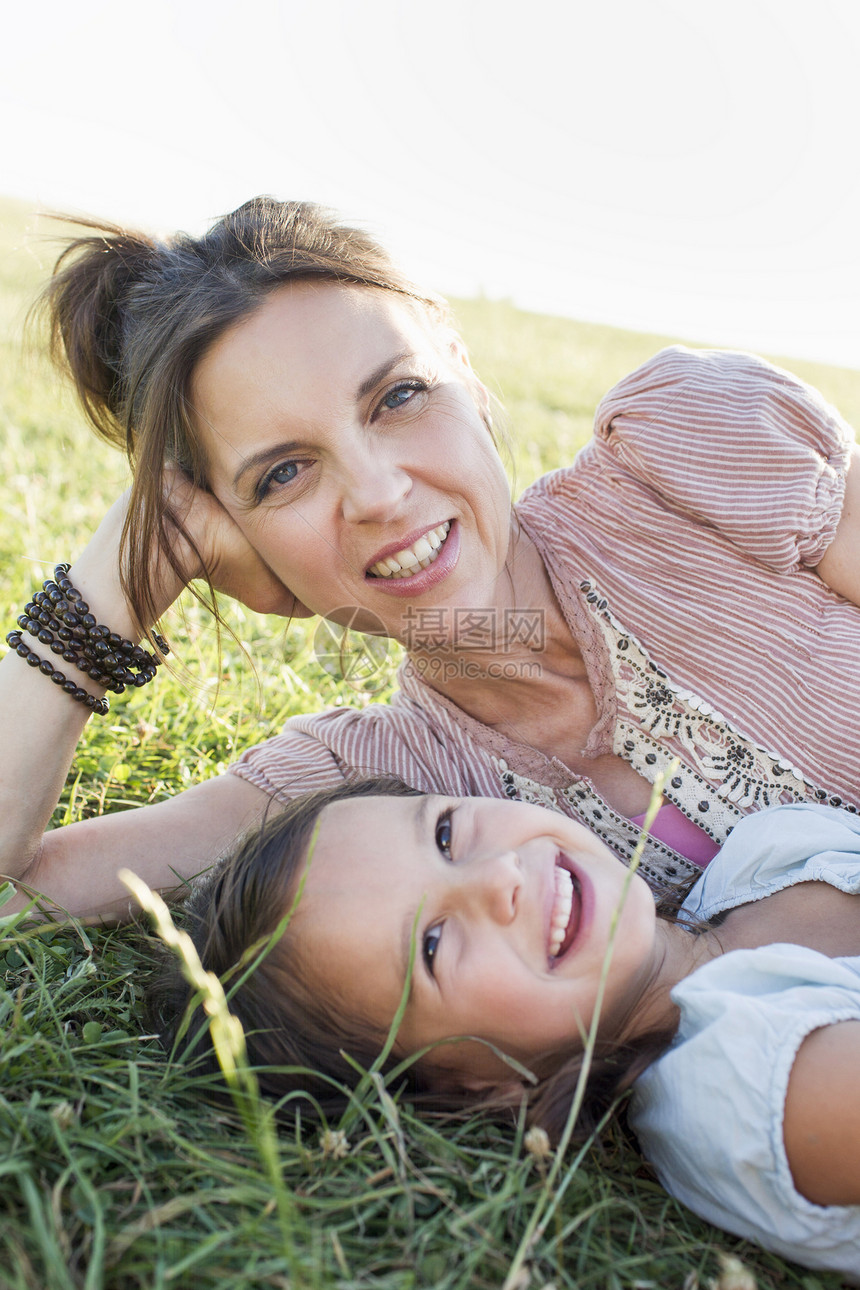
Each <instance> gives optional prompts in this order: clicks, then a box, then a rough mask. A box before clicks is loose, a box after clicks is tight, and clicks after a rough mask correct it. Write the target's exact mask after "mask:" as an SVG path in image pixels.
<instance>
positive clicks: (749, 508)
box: [595, 345, 854, 573]
mask: <svg viewBox="0 0 860 1290" xmlns="http://www.w3.org/2000/svg"><path fill="white" fill-rule="evenodd" d="M595 437H596V440H597V442H598V443H599V444H600V445H601V446H602V447H603V448H604V450H606V451H608V452H609V453H610V454H611V455H612V456H613V457H614V459H615V461H616V463H617V464H618V465H620V466H622V467H623V469H624V470H625V471H627V472H629V473H630V474H631V475H633V476H634V477H635V478H636V479H637V480H639V481H640V482H641V483H642V484H644V485H645V486H647V487H648V488H650V489H651V490H653V492H654V493H656V494H657V495H658V496H659V497H660V498H661V499H662V501H663V502H664V504H666V505H668V506H670V507H672V508H673V509H675V510H676V511H678V512H679V513H681V514H684V515H688V516H690V517H692V518H693V519H695V521H696V522H697V523H704V524H708V525H711V526H712V527H714V528H716V529H718V530H719V531H720V532H722V533H723V534H724V535H725V536H726V537H727V538H728V539H729V540H730V541H732V542H733V543H734V544H735V545H736V546H738V547H739V548H741V549H742V550H744V551H745V552H746V553H747V554H748V555H750V556H752V557H753V558H754V559H756V560H758V561H760V562H761V563H762V564H764V565H767V566H769V567H770V568H772V569H774V570H775V571H777V572H780V573H788V572H791V571H793V570H796V569H799V568H803V567H814V566H815V565H817V564H818V563H819V561H820V560H821V558H822V556H823V555H824V552H825V551H826V549H827V547H828V545H829V543H830V542H831V541H832V539H833V536H834V533H835V531H836V526H837V524H838V522H839V516H840V513H841V509H842V500H843V496H844V490H845V469H846V465H847V461H848V457H849V454H850V451H851V445H852V444H853V442H854V435H853V432H852V430H851V428H850V427H849V426H848V425H847V424H846V423H845V422H844V421H843V419H842V418H841V417H840V416H839V414H838V412H836V410H835V409H834V408H832V407H830V405H829V404H827V403H826V402H825V401H824V399H823V398H822V397H821V395H820V394H818V393H817V391H815V390H813V389H812V388H811V387H810V386H808V385H805V384H804V383H803V382H802V381H801V380H799V379H798V378H797V377H795V376H792V375H791V373H789V372H785V371H783V370H782V369H780V368H778V367H774V366H772V365H771V364H770V363H767V362H765V361H764V360H763V359H760V358H756V357H755V356H753V355H751V354H741V353H733V352H729V351H721V350H690V349H686V348H684V347H683V346H680V345H678V346H673V347H672V348H670V349H665V350H662V351H661V352H660V353H659V354H657V355H656V356H655V357H654V358H653V359H651V360H650V361H649V362H648V363H646V364H645V365H644V366H643V367H640V368H639V369H638V370H637V371H635V372H633V373H631V375H630V376H628V377H626V378H625V379H624V380H623V381H621V382H620V383H619V384H618V385H616V386H615V387H614V389H612V390H611V391H610V392H609V394H607V395H606V397H605V398H604V399H603V400H602V402H601V404H600V406H599V407H598V410H597V415H596V420H595Z"/></svg>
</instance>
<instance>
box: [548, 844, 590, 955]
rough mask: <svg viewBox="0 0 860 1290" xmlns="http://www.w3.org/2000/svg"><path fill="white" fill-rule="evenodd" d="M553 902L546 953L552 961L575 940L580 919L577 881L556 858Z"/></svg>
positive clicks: (562, 862)
mask: <svg viewBox="0 0 860 1290" xmlns="http://www.w3.org/2000/svg"><path fill="white" fill-rule="evenodd" d="M553 876H554V879H555V900H554V901H553V906H552V913H551V914H550V920H549V944H548V946H547V953H548V954H549V957H550V959H551V960H552V961H555V960H557V959H560V958H561V957H562V955H564V954H566V953H567V951H568V950H569V949H570V947H571V945H572V944H573V942H574V941H575V940H576V935H577V932H578V931H579V924H580V920H581V918H582V892H581V890H580V886H579V880H578V878H577V877H576V875H575V874H573V873H571V871H570V870H569V869H568V868H567V867H566V865H565V864H564V857H563V856H562V855H561V854H559V855H558V856H557V857H556V862H555V869H554V870H553Z"/></svg>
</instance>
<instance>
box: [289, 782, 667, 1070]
mask: <svg viewBox="0 0 860 1290" xmlns="http://www.w3.org/2000/svg"><path fill="white" fill-rule="evenodd" d="M627 876H628V875H627V870H626V869H625V867H624V866H623V865H622V864H621V862H620V861H619V860H617V859H616V858H615V857H614V856H613V855H612V853H611V852H610V851H608V850H607V849H606V847H604V846H603V844H602V843H601V842H600V841H598V839H597V838H595V837H594V835H593V834H591V833H589V832H588V830H587V829H585V828H583V827H582V826H581V825H578V824H576V823H574V822H573V821H571V820H568V819H566V818H565V817H564V816H562V815H558V814H555V813H554V812H551V811H548V810H546V809H544V808H543V807H539V806H528V805H525V804H519V803H512V802H505V801H496V800H492V799H486V798H467V799H462V800H458V799H451V798H440V797H406V798H398V797H378V798H377V797H374V798H359V799H355V800H353V801H345V802H338V803H335V804H333V805H331V806H329V807H327V808H326V810H325V811H324V812H323V815H322V818H321V826H320V830H319V834H318V836H317V841H316V845H315V847H314V850H313V853H312V856H311V861H310V869H309V872H308V877H307V883H306V886H305V890H304V893H303V895H302V899H301V903H300V905H299V909H298V912H297V914H296V918H297V920H298V921H297V923H296V932H297V935H298V936H299V947H300V953H301V956H302V960H303V962H304V963H305V965H306V967H307V969H308V971H309V972H312V973H313V974H315V975H317V976H318V978H319V981H320V986H321V988H322V989H324V990H325V991H327V992H328V993H329V997H330V998H331V999H332V1000H333V1001H334V1002H336V1003H337V1004H338V1005H339V1006H340V1007H341V1008H342V1009H347V1010H349V1011H352V1012H355V1013H356V1014H358V1015H360V1016H362V1017H364V1018H365V1019H366V1020H367V1021H368V1022H370V1023H371V1024H373V1025H374V1026H376V1027H377V1028H379V1029H380V1030H382V1031H385V1030H387V1028H388V1027H389V1026H390V1024H391V1021H392V1019H393V1017H394V1014H395V1012H396V1009H397V1006H398V1003H399V1001H400V998H401V994H402V991H403V987H404V983H405V981H406V977H407V966H408V959H409V953H410V946H411V943H412V938H413V935H414V943H415V958H414V964H413V971H412V978H411V989H410V997H409V1003H408V1007H407V1010H406V1015H405V1018H404V1021H403V1024H402V1025H401V1027H400V1030H399V1031H398V1039H397V1048H398V1051H401V1052H403V1053H411V1052H415V1051H417V1050H418V1049H420V1048H423V1047H424V1046H425V1045H427V1044H435V1043H437V1042H438V1041H440V1040H444V1039H450V1038H452V1037H454V1036H461V1035H468V1036H474V1037H475V1038H477V1039H481V1040H484V1041H486V1042H487V1043H490V1044H493V1045H495V1046H496V1047H497V1048H498V1049H500V1050H501V1051H502V1052H504V1053H506V1054H508V1055H509V1056H512V1057H515V1058H516V1059H517V1060H519V1061H521V1062H523V1063H524V1064H525V1065H527V1066H529V1065H530V1064H531V1063H533V1062H534V1061H536V1060H537V1059H538V1058H539V1057H543V1056H547V1055H550V1054H558V1053H560V1052H562V1051H563V1050H564V1049H566V1048H569V1047H570V1046H571V1045H573V1046H579V1043H580V1040H581V1037H582V1036H583V1034H584V1032H585V1031H586V1030H587V1028H588V1026H589V1024H590V1022H591V1019H592V1015H593V1013H594V1009H595V1003H596V1000H597V995H598V987H599V983H600V979H601V973H602V972H603V969H604V960H605V956H606V948H607V944H608V940H609V935H610V928H611V926H612V923H613V920H614V918H615V916H616V913H617V915H618V920H619V921H618V931H617V935H616V939H615V944H614V949H613V954H612V958H611V961H610V965H609V969H608V975H607V979H606V992H605V995H604V1000H603V1007H602V1010H601V1017H602V1019H603V1022H604V1023H605V1024H606V1025H607V1026H610V1025H612V1024H613V1023H615V1022H617V1021H619V1020H620V1019H621V1018H622V1017H623V1016H624V1014H626V1012H627V1010H628V1008H629V1007H630V1006H631V1004H633V1003H634V1002H635V1001H636V1000H637V998H638V997H639V994H640V992H641V990H642V988H643V985H645V984H647V982H648V981H649V980H650V979H651V977H652V975H653V974H654V971H655V970H656V968H657V966H658V965H659V960H660V957H661V951H660V946H659V944H658V939H657V931H656V929H657V926H658V924H657V920H656V914H655V909H654V900H653V897H652V896H651V893H650V891H649V890H648V888H647V886H646V885H645V883H644V881H643V880H642V879H641V878H639V877H634V878H633V879H632V881H631V882H630V886H629V889H628V890H627V892H626V897H625V898H624V900H623V902H622V895H623V893H624V885H625V881H626V879H627ZM430 1060H431V1061H432V1063H433V1065H434V1066H436V1067H439V1068H442V1069H450V1070H451V1071H452V1072H454V1073H455V1075H456V1078H457V1081H458V1082H463V1083H465V1084H466V1085H467V1086H474V1087H481V1086H483V1085H484V1084H488V1085H492V1086H498V1085H500V1084H504V1083H506V1082H509V1081H510V1080H511V1078H512V1076H511V1073H510V1069H509V1068H508V1067H507V1066H505V1065H504V1064H503V1063H502V1062H501V1060H500V1059H499V1058H498V1057H496V1056H494V1054H493V1053H492V1052H491V1050H490V1049H488V1048H487V1047H486V1044H478V1043H462V1044H449V1045H447V1046H444V1045H443V1046H441V1047H439V1048H437V1049H436V1050H435V1051H434V1053H433V1054H432V1057H431V1058H430Z"/></svg>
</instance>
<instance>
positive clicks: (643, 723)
mask: <svg viewBox="0 0 860 1290" xmlns="http://www.w3.org/2000/svg"><path fill="white" fill-rule="evenodd" d="M580 590H581V591H582V593H583V595H584V597H585V601H586V603H587V605H588V606H589V609H590V610H591V612H592V614H593V615H594V617H595V620H596V621H597V624H598V626H599V628H600V631H601V634H602V636H603V639H604V641H605V644H606V648H607V651H608V654H609V664H610V668H611V671H612V676H613V680H614V683H615V696H616V705H617V719H616V724H615V730H614V733H613V746H612V751H613V752H614V753H616V754H617V755H618V756H619V757H622V758H623V759H624V760H625V761H627V762H629V763H630V765H631V766H632V767H633V768H634V770H636V771H637V772H638V773H639V774H640V775H641V776H642V777H643V779H645V780H647V781H648V783H651V784H653V783H654V781H655V779H656V778H657V776H658V775H659V774H661V773H662V772H663V771H665V770H666V769H667V768H668V767H669V765H670V764H671V762H672V761H673V760H674V759H675V758H676V757H678V758H680V765H679V766H678V768H677V769H676V770H675V771H674V772H673V773H672V776H671V777H670V778H669V779H668V780H667V781H666V784H665V787H664V790H663V792H664V797H665V798H666V799H667V800H668V801H671V802H673V803H674V805H675V806H676V807H677V808H678V809H679V810H680V811H682V812H683V814H684V815H686V816H687V817H688V819H690V820H692V821H693V822H694V823H695V824H697V825H698V826H699V827H700V828H702V829H704V831H705V832H706V833H707V834H708V835H709V836H710V837H712V838H713V839H714V841H715V842H717V843H719V844H720V845H721V844H722V843H723V842H725V840H726V838H727V837H728V835H729V834H730V833H731V831H732V829H733V827H734V825H735V824H736V823H737V822H738V820H739V819H741V818H742V817H743V816H744V815H746V814H748V813H749V811H751V810H758V809H759V808H761V807H765V806H774V805H777V804H779V803H789V802H803V801H819V802H828V803H829V804H830V805H833V806H841V805H842V801H841V799H840V798H838V797H830V796H829V795H828V794H827V793H826V792H825V791H824V790H823V789H821V788H819V787H817V786H816V785H815V784H813V783H811V782H810V781H809V780H808V779H806V777H805V776H804V775H803V774H802V773H801V772H800V771H799V770H797V769H796V767H793V766H791V765H789V764H788V763H787V762H785V761H783V760H782V759H781V758H780V757H779V755H778V754H776V753H771V752H767V751H765V750H764V749H762V748H759V747H758V746H757V745H756V744H755V743H754V742H753V741H752V740H751V739H748V738H746V736H744V735H742V734H740V733H739V732H738V731H737V730H735V729H734V728H733V727H732V726H731V725H730V723H729V722H728V721H727V720H726V719H725V717H723V716H722V715H721V714H720V713H719V712H715V711H714V709H713V708H712V707H711V706H710V705H709V704H707V703H706V702H705V701H704V700H703V699H700V698H699V697H698V696H697V695H695V694H693V693H692V692H691V691H690V690H685V689H682V688H681V687H680V686H677V685H675V684H674V682H673V681H672V680H671V679H670V678H669V677H668V676H667V674H666V673H665V672H664V671H663V670H662V669H661V668H660V667H658V666H657V664H656V663H655V662H653V660H652V659H651V658H649V656H648V654H647V652H646V650H644V649H643V648H642V646H641V645H640V644H639V642H638V641H637V640H636V639H635V637H633V636H631V635H630V633H629V632H627V631H625V630H624V628H623V627H622V626H621V625H620V624H619V623H618V622H616V620H615V619H614V617H613V616H612V613H611V611H610V609H609V606H608V603H607V601H606V599H605V598H604V597H602V596H601V595H600V593H599V591H597V590H596V589H595V587H594V585H593V584H592V583H591V582H590V581H584V582H582V583H581V584H580ZM497 764H498V770H499V776H500V778H501V781H502V784H503V786H504V791H505V794H506V795H507V796H508V797H511V798H515V799H516V800H518V801H523V802H535V803H537V804H539V805H541V806H547V807H550V808H551V809H554V810H564V807H563V806H562V805H561V802H562V801H563V802H564V803H565V805H566V806H567V807H568V809H569V811H570V812H571V813H572V814H573V815H574V816H575V817H576V818H577V819H578V820H580V821H581V822H582V823H583V824H585V825H587V826H588V828H589V829H590V830H591V831H592V832H594V833H596V834H597V835H598V836H599V837H600V838H601V839H602V841H603V842H605V843H606V845H607V846H608V847H609V848H610V849H611V850H612V851H614V852H615V853H616V854H617V855H619V856H620V857H621V858H622V859H623V860H625V861H626V860H629V859H630V856H631V855H632V853H633V850H634V848H635V846H636V844H637V842H638V840H639V837H640V830H639V828H638V827H637V825H635V824H633V823H632V822H631V821H630V820H628V819H627V818H626V817H625V816H623V815H620V814H619V813H618V812H617V811H615V810H614V809H613V808H612V807H611V806H609V804H608V803H607V802H605V801H604V800H603V798H602V797H600V795H599V794H598V793H597V792H596V791H595V790H594V788H593V787H592V786H591V784H590V783H589V781H588V780H586V779H577V780H576V781H575V782H574V783H573V784H571V786H570V787H568V788H565V789H559V790H553V789H550V788H547V787H546V786H545V785H543V784H541V783H539V782H538V781H536V780H532V779H529V778H527V777H526V776H524V775H518V774H516V773H515V772H514V771H512V770H510V768H509V767H508V765H507V763H506V762H504V761H498V763H497ZM848 809H855V808H852V807H849V808H848ZM564 813H565V814H567V813H568V811H564ZM640 872H641V873H642V876H643V877H644V878H645V879H646V880H647V881H648V884H649V886H650V887H651V888H652V889H653V890H654V891H655V892H665V891H666V890H670V889H672V888H675V887H679V886H680V887H682V888H686V887H687V886H688V885H689V881H690V879H691V878H694V877H696V876H698V875H699V874H700V873H701V869H700V868H699V867H698V866H697V865H694V864H693V863H692V862H691V861H689V860H687V859H686V857H685V856H682V855H680V854H679V853H678V852H677V851H675V850H673V848H672V847H669V846H667V845H666V844H665V843H663V842H660V841H659V840H658V839H656V838H648V839H647V841H646V844H645V849H644V852H643V855H642V859H641V861H640Z"/></svg>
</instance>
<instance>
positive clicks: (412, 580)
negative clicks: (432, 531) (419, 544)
mask: <svg viewBox="0 0 860 1290" xmlns="http://www.w3.org/2000/svg"><path fill="white" fill-rule="evenodd" d="M446 522H448V521H446ZM449 523H450V527H449V529H448V535H447V537H446V538H445V540H444V541H443V542H442V544H441V546H440V547H439V548H438V554H437V555H436V558H435V560H433V562H432V564H428V565H427V567H426V569H421V568H419V569H418V570H417V572H415V573H413V574H409V575H407V576H406V577H399V578H394V577H391V578H380V577H377V576H376V575H374V574H372V573H371V572H370V569H368V571H367V573H365V575H364V578H365V582H366V583H369V584H370V585H371V586H372V587H373V589H374V591H382V592H385V593H386V594H387V595H390V596H401V597H414V596H420V595H422V594H423V593H424V592H425V591H429V590H430V588H431V587H435V586H436V584H437V583H439V582H441V581H442V580H443V578H447V576H448V574H449V573H450V572H451V570H452V569H453V568H454V566H455V565H456V563H457V560H458V559H459V556H460V525H459V524H458V523H457V521H456V520H451V521H450V522H449ZM413 545H414V543H413ZM377 563H379V561H374V564H377ZM371 568H372V566H371Z"/></svg>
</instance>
